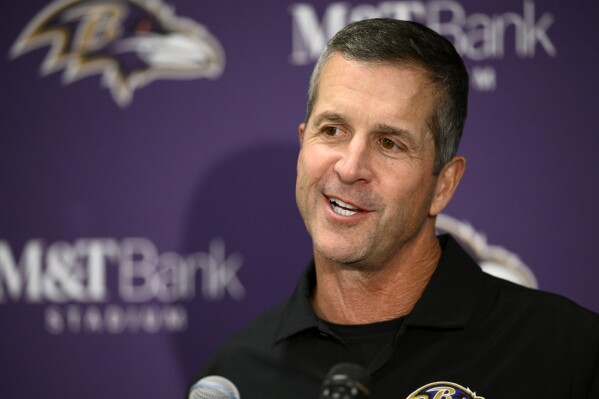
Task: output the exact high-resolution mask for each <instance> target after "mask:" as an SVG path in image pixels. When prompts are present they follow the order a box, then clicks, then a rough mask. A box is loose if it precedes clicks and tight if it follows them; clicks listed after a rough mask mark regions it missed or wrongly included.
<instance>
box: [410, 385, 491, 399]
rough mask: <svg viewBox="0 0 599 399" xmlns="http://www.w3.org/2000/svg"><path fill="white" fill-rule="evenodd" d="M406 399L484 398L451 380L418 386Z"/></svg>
mask: <svg viewBox="0 0 599 399" xmlns="http://www.w3.org/2000/svg"><path fill="white" fill-rule="evenodd" d="M407 399H485V398H483V397H482V396H476V394H475V393H474V392H472V391H471V390H470V389H468V388H464V387H463V386H461V385H458V384H454V383H453V382H446V381H442V382H434V383H432V384H428V385H425V386H423V387H422V388H418V389H417V390H416V391H414V392H412V394H411V395H410V396H408V397H407Z"/></svg>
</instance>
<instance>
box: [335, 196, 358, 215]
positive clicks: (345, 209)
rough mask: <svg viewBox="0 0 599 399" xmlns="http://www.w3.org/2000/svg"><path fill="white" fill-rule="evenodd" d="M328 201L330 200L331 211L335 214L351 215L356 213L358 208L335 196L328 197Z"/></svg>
mask: <svg viewBox="0 0 599 399" xmlns="http://www.w3.org/2000/svg"><path fill="white" fill-rule="evenodd" d="M329 201H330V202H331V205H333V212H335V213H336V214H337V215H341V216H352V215H355V214H356V213H358V212H357V209H358V208H356V207H355V206H352V205H350V204H348V203H346V202H343V201H341V200H339V199H337V198H330V199H329ZM353 209H355V210H356V211H353Z"/></svg>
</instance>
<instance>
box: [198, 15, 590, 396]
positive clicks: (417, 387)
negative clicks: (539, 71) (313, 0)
mask: <svg viewBox="0 0 599 399" xmlns="http://www.w3.org/2000/svg"><path fill="white" fill-rule="evenodd" d="M467 94H468V73H467V71H466V68H465V66H464V64H463V61H462V59H461V58H460V56H459V55H458V54H457V53H456V51H455V49H454V48H453V46H452V45H451V44H450V43H449V42H448V41H447V40H446V39H444V38H443V37H441V36H439V35H438V34H436V33H435V32H433V31H432V30H430V29H428V28H426V27H424V26H422V25H419V24H416V23H412V22H404V21H396V20H390V19H375V20H367V21H361V22H356V23H353V24H350V25H349V26H347V27H346V28H344V29H343V30H341V31H340V32H339V33H338V34H337V35H335V37H334V38H333V39H332V40H331V41H330V42H329V44H328V45H327V48H326V49H325V51H324V52H323V54H322V55H321V57H320V59H319V61H318V63H317V65H316V67H315V69H314V73H313V75H312V79H311V82H310V89H309V93H308V112H307V117H306V120H305V122H304V123H302V124H301V125H300V127H299V141H300V152H299V157H298V163H297V184H296V199H297V204H298V208H299V211H300V213H301V215H302V217H303V219H304V221H305V224H306V227H307V230H308V233H309V234H310V236H311V238H312V241H313V249H314V253H313V256H314V259H313V261H312V262H310V264H309V265H308V268H307V270H306V272H305V273H304V275H303V276H302V278H301V280H300V282H299V284H298V287H297V289H296V291H295V292H294V293H293V295H292V296H291V298H290V299H289V300H288V301H286V302H285V303H283V304H281V305H279V306H278V307H276V308H274V309H273V310H271V311H269V312H267V313H266V314H265V315H264V316H262V317H261V318H259V319H258V320H256V321H255V322H254V323H252V324H251V325H250V326H248V327H247V328H246V329H245V330H243V331H241V332H240V333H238V334H237V335H235V336H234V337H233V338H232V339H231V340H230V341H228V342H227V343H226V344H225V345H224V346H223V347H222V348H221V350H220V351H219V352H218V354H217V355H216V356H215V357H214V358H213V359H212V360H211V361H210V362H209V364H208V365H207V366H206V367H205V369H204V370H203V371H202V373H201V376H205V375H209V374H217V375H221V376H223V377H226V378H228V379H230V380H231V381H232V382H233V383H234V384H235V385H236V386H237V387H238V388H239V392H240V394H241V395H242V397H243V398H244V399H246V398H250V399H251V398H273V399H274V398H286V399H295V398H297V399H300V398H302V399H307V398H317V397H319V395H320V394H321V384H322V382H323V381H324V380H325V376H326V375H327V372H328V370H329V369H330V368H331V367H333V366H334V365H335V364H338V363H340V362H351V363H354V364H357V365H360V366H361V367H363V369H364V370H365V372H366V373H367V374H368V375H369V376H370V379H371V381H372V382H371V384H370V386H369V390H370V392H371V397H373V398H376V399H381V398H394V399H401V398H418V399H426V398H435V399H451V398H478V399H481V398H485V397H486V398H508V397H509V398H532V397H543V398H560V399H561V398H597V397H599V316H598V315H596V314H594V313H592V312H590V311H587V310H585V309H583V308H581V307H579V306H577V305H575V304H573V303H572V302H570V301H568V300H567V299H565V298H561V297H558V296H555V295H551V294H547V293H543V292H540V291H534V290H530V289H527V288H524V287H521V286H518V285H515V284H512V283H509V282H507V281H503V280H500V279H497V278H495V277H492V276H489V275H486V274H484V273H483V272H482V271H481V270H480V268H479V267H478V265H477V264H476V263H475V262H474V261H473V260H472V259H471V258H470V257H469V256H468V255H467V254H466V253H465V252H464V251H463V250H462V249H461V248H460V246H459V245H458V244H457V242H456V241H455V240H453V238H451V237H449V236H442V237H437V236H436V235H435V218H436V216H437V215H438V214H439V213H440V212H441V211H442V210H443V209H444V208H445V206H446V205H447V204H448V203H449V201H450V200H451V198H452V196H453V194H454V192H455V190H456V189H457V186H458V184H459V182H460V179H461V178H462V176H463V174H464V172H465V169H466V161H465V159H464V158H463V157H461V156H457V155H456V152H457V148H458V144H459V142H460V139H461V136H462V130H463V126H464V121H465V118H466V109H467ZM356 392H357V393H356V394H355V395H352V396H347V397H365V396H364V392H362V393H360V392H361V391H360V392H358V391H356ZM475 392H476V393H475ZM360 395H362V396H360ZM323 397H324V396H323Z"/></svg>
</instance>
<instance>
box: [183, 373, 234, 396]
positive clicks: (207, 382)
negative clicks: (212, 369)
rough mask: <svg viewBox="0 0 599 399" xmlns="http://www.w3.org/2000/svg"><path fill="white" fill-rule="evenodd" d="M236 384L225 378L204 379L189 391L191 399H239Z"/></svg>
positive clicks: (212, 376) (213, 376)
mask: <svg viewBox="0 0 599 399" xmlns="http://www.w3.org/2000/svg"><path fill="white" fill-rule="evenodd" d="M239 398H240V396H239V391H238V390H237V387H236V386H235V384H233V383H232V382H231V381H229V380H227V379H226V378H225V377H220V376H218V375H211V376H208V377H204V378H202V379H201V380H199V381H198V382H196V383H195V384H193V385H192V387H191V388H190V389H189V399H239Z"/></svg>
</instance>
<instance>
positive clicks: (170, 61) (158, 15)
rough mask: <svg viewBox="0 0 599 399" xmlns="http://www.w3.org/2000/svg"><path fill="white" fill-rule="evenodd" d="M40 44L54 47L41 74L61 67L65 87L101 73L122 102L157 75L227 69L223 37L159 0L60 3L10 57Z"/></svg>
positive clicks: (210, 74)
mask: <svg viewBox="0 0 599 399" xmlns="http://www.w3.org/2000/svg"><path fill="white" fill-rule="evenodd" d="M42 46H50V50H49V51H48V54H47V55H46V58H45V60H44V62H43V63H42V66H41V73H42V75H47V74H49V73H52V72H55V71H59V70H63V75H62V79H63V83H65V84H67V83H71V82H73V81H75V80H77V79H81V78H83V77H86V76H89V75H92V74H100V75H101V76H102V84H103V85H104V86H105V87H107V88H108V89H109V90H110V93H111V94H112V97H113V99H114V100H115V101H116V102H117V104H119V105H120V106H124V105H127V104H129V103H130V102H131V99H132V97H133V92H134V91H135V90H136V89H137V88H140V87H142V86H144V85H147V84H148V83H150V82H151V81H153V80H156V79H194V78H201V77H204V78H216V77H218V76H220V74H221V73H222V71H223V69H224V52H223V49H222V47H221V45H220V43H219V42H218V40H217V39H216V38H215V37H214V36H213V35H211V34H210V33H209V32H208V30H207V29H206V28H204V27H203V26H201V25H200V24H198V23H196V22H195V21H193V20H191V19H189V18H182V17H177V16H175V13H174V11H173V9H172V8H170V7H168V6H167V5H165V4H163V3H162V2H161V0H93V1H92V0H57V1H54V2H52V3H50V4H48V5H47V6H46V7H45V8H44V9H42V10H41V11H40V12H39V13H38V14H37V15H36V16H35V17H34V18H33V19H32V20H31V22H30V23H29V24H28V25H27V26H26V27H25V29H24V30H23V32H22V33H21V35H20V36H19V38H18V39H17V41H16V42H15V44H14V45H13V47H12V48H11V56H12V57H13V58H15V57H18V56H20V55H22V54H24V53H26V52H29V51H31V50H33V49H36V48H38V47H42Z"/></svg>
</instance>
